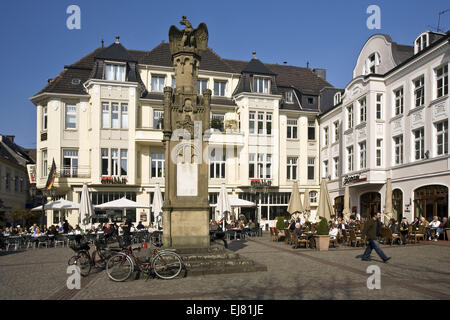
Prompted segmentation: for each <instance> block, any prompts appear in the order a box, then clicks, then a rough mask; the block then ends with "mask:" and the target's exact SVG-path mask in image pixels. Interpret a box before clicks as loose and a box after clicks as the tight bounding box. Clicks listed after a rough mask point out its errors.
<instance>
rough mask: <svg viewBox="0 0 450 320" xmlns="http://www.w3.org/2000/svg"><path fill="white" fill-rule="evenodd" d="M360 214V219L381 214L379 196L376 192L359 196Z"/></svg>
mask: <svg viewBox="0 0 450 320" xmlns="http://www.w3.org/2000/svg"><path fill="white" fill-rule="evenodd" d="M359 199H360V200H359V201H360V207H359V208H360V214H361V217H362V218H369V217H371V216H372V215H374V214H376V213H377V212H381V195H380V193H378V192H367V193H364V194H362V195H361V197H360V198H359Z"/></svg>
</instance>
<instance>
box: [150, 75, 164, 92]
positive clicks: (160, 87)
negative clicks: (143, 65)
mask: <svg viewBox="0 0 450 320" xmlns="http://www.w3.org/2000/svg"><path fill="white" fill-rule="evenodd" d="M165 80H166V77H164V76H152V91H155V92H163V91H164V81H165Z"/></svg>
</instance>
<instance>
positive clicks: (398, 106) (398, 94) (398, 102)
mask: <svg viewBox="0 0 450 320" xmlns="http://www.w3.org/2000/svg"><path fill="white" fill-rule="evenodd" d="M394 95H395V115H399V114H402V113H403V88H400V89H398V90H395V91H394Z"/></svg>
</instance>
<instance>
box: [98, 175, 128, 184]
mask: <svg viewBox="0 0 450 320" xmlns="http://www.w3.org/2000/svg"><path fill="white" fill-rule="evenodd" d="M101 181H102V184H126V183H127V178H120V177H102V180H101Z"/></svg>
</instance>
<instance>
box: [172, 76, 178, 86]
mask: <svg viewBox="0 0 450 320" xmlns="http://www.w3.org/2000/svg"><path fill="white" fill-rule="evenodd" d="M176 87H177V81H176V79H175V77H174V76H172V89H175V88H176Z"/></svg>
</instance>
